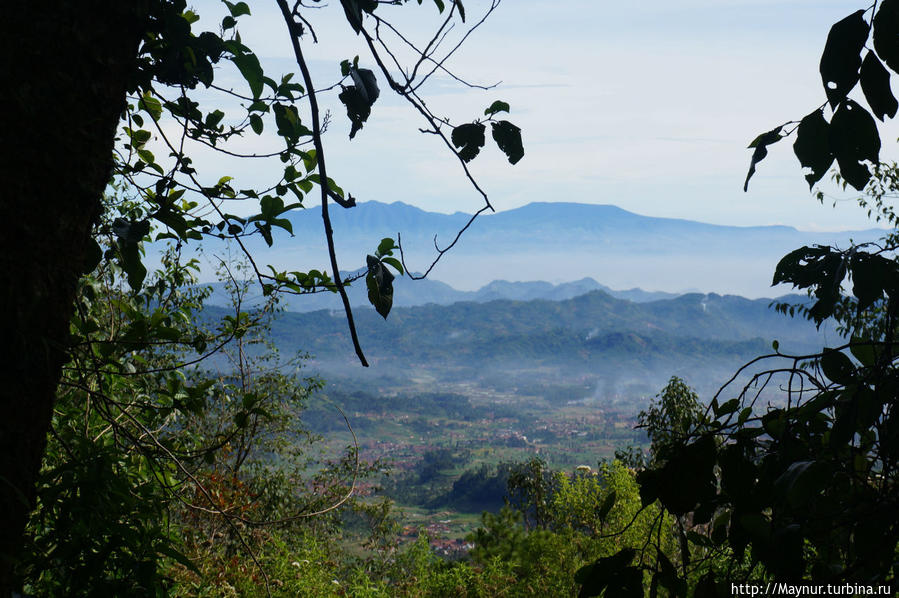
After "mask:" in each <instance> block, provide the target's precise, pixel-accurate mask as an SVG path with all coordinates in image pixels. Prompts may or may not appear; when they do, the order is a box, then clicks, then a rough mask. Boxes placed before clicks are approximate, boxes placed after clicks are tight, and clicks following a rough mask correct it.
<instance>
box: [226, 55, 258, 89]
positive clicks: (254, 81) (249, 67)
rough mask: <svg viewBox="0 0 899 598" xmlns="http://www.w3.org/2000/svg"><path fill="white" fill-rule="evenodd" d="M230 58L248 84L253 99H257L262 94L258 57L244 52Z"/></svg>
mask: <svg viewBox="0 0 899 598" xmlns="http://www.w3.org/2000/svg"><path fill="white" fill-rule="evenodd" d="M231 60H232V61H233V62H234V65H235V66H236V67H237V68H238V70H240V74H241V75H243V78H244V79H246V81H247V83H248V84H249V86H250V91H252V92H253V99H259V96H260V95H262V84H263V82H262V79H263V76H264V74H263V72H262V66H261V65H260V64H259V59H258V58H256V55H255V54H252V53H245V54H236V55H235V56H234V57H233V58H232V59H231Z"/></svg>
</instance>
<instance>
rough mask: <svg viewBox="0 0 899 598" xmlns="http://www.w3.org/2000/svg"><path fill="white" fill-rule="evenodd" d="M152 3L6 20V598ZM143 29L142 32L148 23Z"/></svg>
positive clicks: (2, 193) (57, 8)
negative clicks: (128, 88)
mask: <svg viewBox="0 0 899 598" xmlns="http://www.w3.org/2000/svg"><path fill="white" fill-rule="evenodd" d="M146 11H147V6H146V2H145V1H142V2H137V1H133V0H126V1H119V0H106V1H103V0H79V1H76V2H67V1H58V2H29V1H25V2H22V1H17V2H9V3H5V5H4V7H3V11H2V15H0V77H3V79H4V80H5V81H4V85H3V87H4V93H3V96H4V97H3V99H2V100H0V105H2V106H3V109H2V110H0V114H2V116H0V148H2V149H0V183H2V187H0V226H2V227H3V232H2V233H0V277H2V280H3V283H2V287H0V322H2V323H0V339H2V340H0V343H2V346H3V356H2V358H0V597H4V598H5V597H6V596H9V595H10V594H11V592H12V591H13V590H16V589H18V588H16V587H15V586H16V582H15V579H14V569H15V563H16V559H17V558H18V555H19V553H20V551H21V548H22V541H23V532H24V529H25V524H26V522H27V519H28V516H29V513H30V511H31V510H32V509H33V508H34V500H35V480H36V478H37V475H38V472H39V470H40V467H41V461H42V458H43V454H44V449H45V445H46V437H47V433H48V431H49V427H50V417H51V414H52V409H53V401H54V397H55V394H56V386H57V384H58V382H59V379H60V372H61V368H62V366H63V364H64V362H65V360H66V345H67V339H68V326H69V318H70V316H71V315H72V310H73V301H74V296H75V289H76V283H77V281H78V277H79V275H80V273H81V270H82V264H83V260H84V258H83V256H84V252H85V248H86V247H87V242H88V240H89V239H90V235H91V227H92V223H93V221H94V220H95V218H96V217H97V215H98V213H99V210H100V199H101V196H102V193H103V190H104V188H105V186H106V184H107V182H108V180H109V176H110V174H111V168H112V160H111V156H112V150H113V143H114V137H115V130H116V124H117V121H118V119H119V115H120V114H121V112H122V109H123V108H124V98H125V89H126V84H127V83H128V81H129V80H130V78H131V74H132V73H133V71H134V67H135V65H136V56H137V48H138V43H139V41H140V37H141V34H142V31H144V30H145V23H146ZM142 26H143V27H142Z"/></svg>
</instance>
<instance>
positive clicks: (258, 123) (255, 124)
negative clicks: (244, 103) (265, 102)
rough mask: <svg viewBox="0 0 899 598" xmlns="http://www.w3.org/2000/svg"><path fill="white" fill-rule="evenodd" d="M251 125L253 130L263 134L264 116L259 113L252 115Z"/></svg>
mask: <svg viewBox="0 0 899 598" xmlns="http://www.w3.org/2000/svg"><path fill="white" fill-rule="evenodd" d="M250 127H251V128H252V129H253V132H254V133H256V134H257V135H261V134H262V127H263V124H262V118H261V117H260V116H259V115H258V114H251V115H250Z"/></svg>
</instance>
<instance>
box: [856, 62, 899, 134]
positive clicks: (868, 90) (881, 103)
mask: <svg viewBox="0 0 899 598" xmlns="http://www.w3.org/2000/svg"><path fill="white" fill-rule="evenodd" d="M860 77H861V84H862V92H864V94H865V99H866V100H868V106H870V107H871V111H872V112H874V116H876V117H877V118H879V119H880V120H881V121H882V120H883V119H884V116H889V117H890V118H893V117H894V116H896V110H897V109H899V102H897V101H896V97H895V96H894V95H893V90H892V89H890V73H889V71H887V70H886V68H884V66H883V64H881V63H880V61H879V60H877V56H875V55H874V52H868V53H867V54H866V55H865V60H864V61H863V62H862V69H861V72H860Z"/></svg>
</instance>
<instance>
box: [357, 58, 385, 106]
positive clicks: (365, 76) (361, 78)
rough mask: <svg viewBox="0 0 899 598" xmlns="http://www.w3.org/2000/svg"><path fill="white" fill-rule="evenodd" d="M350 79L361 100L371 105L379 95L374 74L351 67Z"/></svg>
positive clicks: (367, 70) (368, 70)
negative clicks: (360, 95)
mask: <svg viewBox="0 0 899 598" xmlns="http://www.w3.org/2000/svg"><path fill="white" fill-rule="evenodd" d="M350 77H352V79H353V83H354V84H355V85H356V88H357V89H358V90H359V93H361V94H362V98H363V99H364V100H365V101H366V102H368V105H369V106H371V105H373V104H374V103H375V101H376V100H377V99H378V96H379V95H380V93H381V92H380V90H379V89H378V79H377V78H376V77H375V74H374V73H373V72H372V71H371V70H370V69H359V68H355V67H352V68H350Z"/></svg>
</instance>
